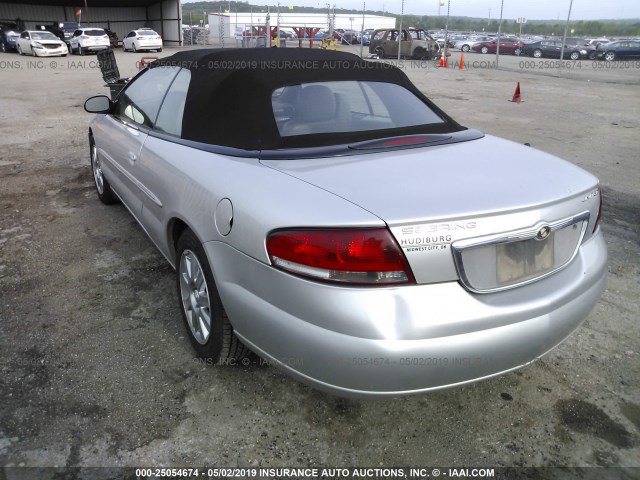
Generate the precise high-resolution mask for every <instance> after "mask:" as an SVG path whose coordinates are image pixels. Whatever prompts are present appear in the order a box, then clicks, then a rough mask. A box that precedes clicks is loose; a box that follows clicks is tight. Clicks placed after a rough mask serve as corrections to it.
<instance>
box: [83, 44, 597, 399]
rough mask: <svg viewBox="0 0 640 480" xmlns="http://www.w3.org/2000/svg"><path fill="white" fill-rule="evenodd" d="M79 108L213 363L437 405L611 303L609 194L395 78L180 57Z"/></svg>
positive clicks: (313, 55)
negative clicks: (446, 394) (605, 226)
mask: <svg viewBox="0 0 640 480" xmlns="http://www.w3.org/2000/svg"><path fill="white" fill-rule="evenodd" d="M85 109H86V110H87V111H88V112H91V113H96V114H98V115H96V117H95V118H94V120H93V121H92V122H91V125H90V127H89V146H90V152H91V165H92V169H93V176H94V178H95V185H96V189H97V193H98V198H99V199H100V200H101V201H102V202H104V203H113V202H116V201H118V200H120V201H122V203H124V204H125V205H126V207H127V208H128V209H129V211H130V212H131V214H132V215H133V216H134V217H135V218H136V219H137V221H138V222H139V223H140V225H141V226H142V228H143V229H144V230H145V232H146V233H147V234H148V236H149V237H150V238H151V240H152V241H153V242H154V243H155V244H156V246H157V247H158V249H159V250H160V251H161V252H162V254H163V255H164V256H165V257H166V258H167V260H168V261H169V262H170V263H171V265H172V266H173V267H174V268H175V269H176V273H177V275H176V277H177V299H178V301H179V304H180V309H181V311H182V314H183V316H184V322H185V326H186V330H187V332H188V334H189V338H190V340H191V343H192V345H193V347H194V349H195V352H196V354H197V355H198V356H200V357H204V358H206V359H208V360H210V361H211V362H215V363H220V364H224V363H226V362H229V363H233V362H232V361H231V359H233V360H238V359H241V358H243V357H244V356H246V355H248V354H249V353H250V350H251V351H253V352H255V353H256V354H258V355H260V356H261V357H263V358H265V359H266V360H268V361H269V362H270V363H274V364H276V365H278V366H279V367H281V368H282V369H283V370H285V371H286V372H288V373H289V374H291V375H292V376H294V377H295V378H297V379H299V380H302V381H304V382H307V383H310V384H311V385H313V386H315V387H317V388H320V389H324V390H328V391H331V392H333V393H336V394H339V395H344V396H396V395H406V394H414V393H419V392H427V391H430V390H435V389H440V388H445V387H452V386H456V385H463V384H465V383H469V382H474V381H478V380H482V379H485V378H488V377H492V376H494V375H499V374H502V373H505V372H509V371H511V370H513V369H516V368H518V367H522V366H524V365H527V364H528V363H530V362H532V361H534V360H535V359H537V358H539V357H540V356H542V355H544V354H545V353H547V352H548V351H549V350H551V349H553V348H554V347H555V346H557V345H558V344H559V343H560V342H562V341H563V340H564V339H565V338H566V337H567V336H568V335H570V334H571V332H573V331H574V330H575V329H576V328H577V327H578V326H579V325H580V323H581V322H582V321H583V320H584V318H585V317H586V316H587V314H588V313H589V311H590V310H591V309H592V307H593V306H594V304H595V303H596V301H597V300H598V298H599V296H600V294H601V292H602V290H603V288H604V285H605V277H606V262H607V250H606V245H605V241H604V239H603V235H602V233H601V230H600V228H599V226H598V221H599V218H600V211H601V194H600V188H599V184H598V180H597V179H596V178H595V177H594V176H592V175H591V174H589V173H587V172H585V171H584V170H582V169H580V168H578V167H577V166H575V165H573V164H571V163H568V162H566V161H563V160H561V159H559V158H556V157H553V156H551V155H548V154H546V153H543V152H541V151H538V150H535V149H533V148H530V147H528V146H524V145H519V144H516V143H512V142H510V141H507V140H502V139H499V138H496V137H492V136H489V135H484V134H482V133H481V132H479V131H476V130H472V129H469V128H466V127H464V126H462V125H460V124H458V123H457V122H456V121H454V120H453V119H452V118H451V117H449V116H448V115H447V114H445V113H444V112H443V111H441V110H440V109H439V108H438V107H436V106H435V105H434V104H433V103H432V102H431V101H430V100H428V99H427V98H426V97H425V96H424V95H423V94H422V93H421V92H420V91H419V90H418V89H417V88H416V87H415V86H414V85H413V84H412V83H411V82H410V81H409V79H408V78H407V77H406V75H405V74H404V73H402V72H401V71H400V70H399V69H397V68H395V67H393V66H390V65H388V64H386V63H382V62H371V61H365V60H362V59H360V58H359V57H357V56H354V55H351V54H347V53H341V52H331V51H323V50H308V49H243V50H231V49H227V50H197V51H188V52H180V53H176V54H175V55H173V56H170V57H167V58H165V59H162V60H158V61H156V62H154V63H152V64H151V65H150V66H149V67H148V68H146V69H145V70H143V71H141V72H140V73H139V74H138V75H137V76H136V77H134V78H133V79H132V80H131V81H130V82H129V83H128V84H127V86H126V87H125V88H124V89H123V90H122V92H121V93H120V94H119V96H118V97H117V99H116V100H115V101H112V100H110V99H109V98H108V97H106V96H97V97H92V98H90V99H88V100H87V101H86V103H85Z"/></svg>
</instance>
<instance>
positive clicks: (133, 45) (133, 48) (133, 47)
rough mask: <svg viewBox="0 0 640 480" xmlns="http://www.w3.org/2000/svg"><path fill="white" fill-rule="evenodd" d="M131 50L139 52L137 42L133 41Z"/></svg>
mask: <svg viewBox="0 0 640 480" xmlns="http://www.w3.org/2000/svg"><path fill="white" fill-rule="evenodd" d="M131 51H132V52H133V53H137V52H138V49H137V48H136V44H135V43H132V44H131Z"/></svg>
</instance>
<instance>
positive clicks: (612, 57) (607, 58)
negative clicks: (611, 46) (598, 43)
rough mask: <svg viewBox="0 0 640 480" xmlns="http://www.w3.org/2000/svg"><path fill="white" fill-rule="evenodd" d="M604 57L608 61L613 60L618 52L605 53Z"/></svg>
mask: <svg viewBox="0 0 640 480" xmlns="http://www.w3.org/2000/svg"><path fill="white" fill-rule="evenodd" d="M604 59H605V60H606V61H607V62H613V61H614V60H615V59H616V52H607V53H605V54H604Z"/></svg>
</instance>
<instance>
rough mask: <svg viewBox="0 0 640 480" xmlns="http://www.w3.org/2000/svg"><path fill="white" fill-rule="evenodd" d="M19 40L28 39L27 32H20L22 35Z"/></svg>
mask: <svg viewBox="0 0 640 480" xmlns="http://www.w3.org/2000/svg"><path fill="white" fill-rule="evenodd" d="M20 38H26V39H28V38H29V32H22V35H20Z"/></svg>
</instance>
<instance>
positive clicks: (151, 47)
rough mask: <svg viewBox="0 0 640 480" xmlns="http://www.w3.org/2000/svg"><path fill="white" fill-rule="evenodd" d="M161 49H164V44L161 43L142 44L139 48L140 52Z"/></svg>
mask: <svg viewBox="0 0 640 480" xmlns="http://www.w3.org/2000/svg"><path fill="white" fill-rule="evenodd" d="M159 48H162V44H161V43H159V44H158V43H156V44H144V43H141V44H140V46H139V47H138V50H157V49H159Z"/></svg>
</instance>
